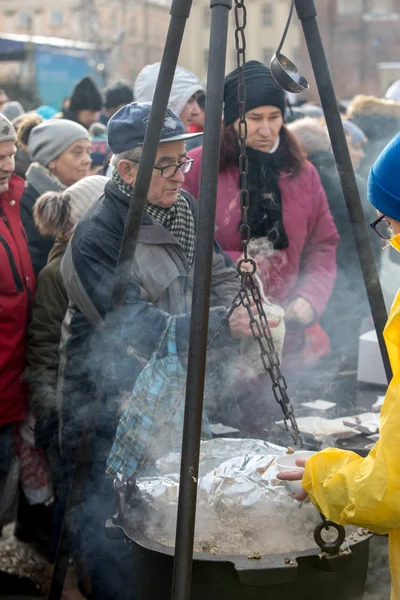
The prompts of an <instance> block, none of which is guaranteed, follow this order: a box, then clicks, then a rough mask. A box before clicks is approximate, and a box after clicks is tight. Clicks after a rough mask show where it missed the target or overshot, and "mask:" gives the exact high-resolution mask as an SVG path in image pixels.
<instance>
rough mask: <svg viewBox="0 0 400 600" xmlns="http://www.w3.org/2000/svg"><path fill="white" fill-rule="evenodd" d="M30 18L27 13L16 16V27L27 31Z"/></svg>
mask: <svg viewBox="0 0 400 600" xmlns="http://www.w3.org/2000/svg"><path fill="white" fill-rule="evenodd" d="M30 22H31V17H30V15H28V14H27V13H19V15H18V27H21V29H27V28H28V27H29V25H30Z"/></svg>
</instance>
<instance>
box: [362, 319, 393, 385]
mask: <svg viewBox="0 0 400 600" xmlns="http://www.w3.org/2000/svg"><path fill="white" fill-rule="evenodd" d="M357 379H358V381H363V382H364V383H375V384H376V385H385V386H386V385H387V379H386V375H385V369H384V367H383V361H382V356H381V351H380V349H379V344H378V337H377V335H376V331H375V329H371V331H367V332H366V333H363V335H361V336H360V341H359V346H358V368H357Z"/></svg>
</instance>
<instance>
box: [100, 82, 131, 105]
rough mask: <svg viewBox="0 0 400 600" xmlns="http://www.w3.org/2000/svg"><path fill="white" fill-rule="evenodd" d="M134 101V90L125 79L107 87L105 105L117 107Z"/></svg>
mask: <svg viewBox="0 0 400 600" xmlns="http://www.w3.org/2000/svg"><path fill="white" fill-rule="evenodd" d="M131 102H133V90H132V88H131V87H129V85H127V84H126V83H124V82H123V81H117V83H114V85H112V86H110V87H109V88H107V90H106V93H105V103H104V105H105V107H106V108H117V107H118V106H125V105H126V104H130V103H131Z"/></svg>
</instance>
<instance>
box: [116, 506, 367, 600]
mask: <svg viewBox="0 0 400 600" xmlns="http://www.w3.org/2000/svg"><path fill="white" fill-rule="evenodd" d="M107 534H108V536H109V537H114V538H115V537H125V540H126V543H127V544H129V546H130V548H131V550H132V568H133V570H134V572H135V574H136V577H137V580H136V585H135V586H134V587H135V593H134V598H135V600H170V597H171V585H172V568H173V549H172V548H170V547H168V546H164V545H162V544H159V543H157V542H154V541H152V540H150V539H149V538H148V537H146V536H145V535H144V534H143V533H142V532H141V531H140V529H139V528H138V529H135V528H134V527H133V526H132V524H131V523H129V524H128V523H126V522H124V519H123V516H122V515H121V513H120V514H119V515H118V516H117V517H115V518H114V519H113V520H111V519H110V520H109V521H108V522H107ZM370 538H371V535H370V534H368V533H366V532H363V531H361V530H360V532H359V533H355V534H353V535H351V536H349V537H348V538H346V541H345V543H344V544H343V546H344V547H348V550H346V551H345V552H339V553H337V554H333V555H325V556H322V555H321V551H320V549H319V548H317V547H315V548H311V549H310V550H307V551H304V552H295V553H288V554H285V555H284V554H277V555H270V556H262V557H261V558H260V559H258V560H256V559H249V558H248V557H247V556H228V555H210V554H201V553H195V555H194V561H193V585H192V595H191V598H192V600H205V599H207V600H244V599H245V600H267V599H268V600H321V599H323V600H339V599H340V600H362V598H363V594H364V587H365V581H366V575H367V567H368V552H369V541H370Z"/></svg>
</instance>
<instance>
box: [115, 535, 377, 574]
mask: <svg viewBox="0 0 400 600" xmlns="http://www.w3.org/2000/svg"><path fill="white" fill-rule="evenodd" d="M114 527H117V528H119V529H121V530H122V531H123V533H124V535H125V536H126V537H127V538H128V539H129V540H130V541H131V542H132V543H134V544H137V545H139V546H140V547H142V548H144V549H145V550H149V551H151V552H157V553H160V554H163V555H167V556H170V557H174V555H175V549H174V548H173V547H172V546H167V545H166V544H161V543H160V542H156V541H154V540H152V539H151V538H149V537H148V536H146V535H145V534H144V533H143V532H142V531H140V529H139V528H137V527H134V526H132V525H125V524H124V523H114ZM373 535H374V534H373V533H371V532H369V533H368V534H363V535H362V536H357V539H354V540H352V539H351V538H350V537H349V536H346V539H345V541H344V542H343V545H346V548H349V549H350V550H351V551H352V552H353V549H356V548H357V547H358V546H361V545H362V542H369V540H370V539H371V537H373ZM320 554H321V550H320V548H318V547H317V546H316V547H315V548H307V549H306V550H294V551H291V552H288V553H286V554H264V555H261V558H260V559H249V558H248V556H247V555H245V554H209V553H207V552H194V553H193V560H196V561H201V562H212V563H232V564H233V565H234V566H235V568H236V569H237V570H242V571H243V570H248V571H254V570H264V569H270V568H274V567H287V568H289V569H290V568H295V567H297V559H302V558H312V557H314V556H317V557H318V556H320ZM344 557H345V555H344V554H343V553H340V552H339V553H337V554H332V555H330V556H329V557H328V558H329V560H334V559H338V558H344ZM287 559H289V561H287ZM290 561H293V563H294V564H290Z"/></svg>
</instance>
